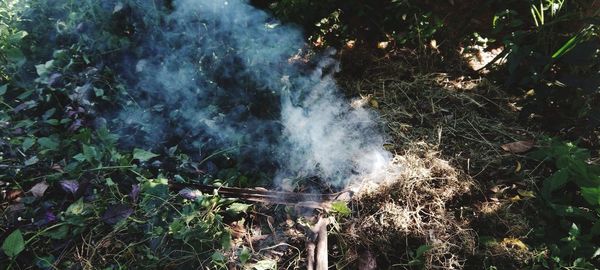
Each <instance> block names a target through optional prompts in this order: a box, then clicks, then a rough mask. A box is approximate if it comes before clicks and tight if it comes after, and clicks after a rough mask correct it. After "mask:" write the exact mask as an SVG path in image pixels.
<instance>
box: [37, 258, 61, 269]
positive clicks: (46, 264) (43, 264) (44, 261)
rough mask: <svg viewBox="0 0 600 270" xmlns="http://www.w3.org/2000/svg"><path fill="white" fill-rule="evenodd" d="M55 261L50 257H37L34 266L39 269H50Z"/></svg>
mask: <svg viewBox="0 0 600 270" xmlns="http://www.w3.org/2000/svg"><path fill="white" fill-rule="evenodd" d="M55 261H56V258H54V256H52V255H50V256H45V257H38V258H37V259H35V266H37V267H38V268H39V269H51V268H52V267H53V264H54V262H55Z"/></svg>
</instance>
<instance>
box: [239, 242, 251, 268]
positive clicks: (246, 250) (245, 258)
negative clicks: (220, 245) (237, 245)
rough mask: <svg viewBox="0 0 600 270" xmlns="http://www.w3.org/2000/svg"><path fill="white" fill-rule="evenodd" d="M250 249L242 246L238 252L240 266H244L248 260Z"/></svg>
mask: <svg viewBox="0 0 600 270" xmlns="http://www.w3.org/2000/svg"><path fill="white" fill-rule="evenodd" d="M250 255H251V253H250V249H249V248H248V247H246V246H243V247H242V249H241V250H240V254H239V258H240V262H241V263H242V265H244V264H246V262H247V261H248V260H249V259H250Z"/></svg>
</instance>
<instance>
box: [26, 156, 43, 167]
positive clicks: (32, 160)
mask: <svg viewBox="0 0 600 270" xmlns="http://www.w3.org/2000/svg"><path fill="white" fill-rule="evenodd" d="M38 161H40V160H39V159H38V157H37V156H33V157H31V158H29V159H28V160H25V166H31V165H33V164H36V163H38Z"/></svg>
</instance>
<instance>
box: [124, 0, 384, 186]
mask: <svg viewBox="0 0 600 270" xmlns="http://www.w3.org/2000/svg"><path fill="white" fill-rule="evenodd" d="M150 2H154V1H141V2H139V4H137V6H135V7H132V9H133V10H136V12H139V14H140V15H141V16H143V17H144V20H145V21H146V23H145V24H144V25H142V26H138V28H137V29H136V31H137V32H136V34H135V35H136V37H137V38H138V39H139V40H140V42H139V44H140V45H139V46H137V48H136V49H135V50H133V51H132V52H131V53H130V54H129V55H127V56H126V57H124V61H125V62H126V65H125V66H130V67H131V68H130V70H128V71H124V75H123V76H124V77H126V78H128V80H129V81H130V82H132V83H131V84H132V85H131V88H133V90H130V91H129V92H130V94H131V95H132V100H133V101H132V102H131V104H130V105H129V106H127V107H126V108H125V109H123V111H121V112H120V113H119V115H118V117H117V119H118V120H119V121H122V122H124V123H126V125H127V127H128V129H130V132H134V134H135V135H134V136H133V137H132V139H131V140H132V141H131V143H134V144H136V145H146V146H156V145H168V144H169V143H172V141H173V140H174V141H178V142H185V143H179V144H180V146H181V147H183V148H187V150H188V151H191V152H194V151H195V152H197V153H198V155H199V156H198V158H203V157H206V156H208V155H210V154H211V153H212V152H214V151H218V150H219V149H230V148H231V149H235V150H234V151H233V153H231V154H232V155H233V157H234V159H235V160H236V162H237V164H238V166H239V167H240V169H242V170H247V171H254V172H257V171H263V172H264V171H266V172H270V173H271V174H272V176H273V177H274V178H275V179H279V180H281V179H285V178H292V179H294V178H300V177H308V176H316V177H319V178H320V179H322V180H324V181H327V183H328V184H330V185H332V186H335V187H343V186H345V185H347V184H349V181H353V180H352V179H353V178H355V177H359V176H361V175H365V174H371V173H374V172H376V171H377V170H379V169H381V167H382V166H384V165H385V164H386V161H387V160H388V159H389V154H388V153H387V152H386V151H384V150H383V149H382V145H383V142H384V138H383V137H382V135H381V133H380V132H379V131H378V130H379V129H378V126H377V124H376V122H375V121H374V118H375V115H374V113H373V112H371V111H369V110H367V109H364V108H352V107H351V106H349V102H348V100H347V99H346V98H344V97H343V96H342V95H341V93H340V91H339V89H338V87H337V86H336V83H335V81H334V79H333V78H332V73H333V72H335V71H336V70H337V63H336V61H335V60H334V59H333V58H332V55H333V54H332V52H325V53H323V54H322V55H321V56H320V60H319V62H318V63H317V64H314V65H312V66H311V65H308V64H302V63H300V64H299V63H295V62H294V61H291V60H290V59H292V58H293V57H294V56H296V57H298V55H300V54H301V52H302V50H303V48H305V42H304V38H303V35H302V32H301V31H300V30H299V29H297V28H295V27H293V26H288V25H282V24H281V23H279V22H278V21H276V20H274V19H273V18H271V17H270V16H269V14H267V13H266V12H264V11H261V10H258V9H256V8H254V7H252V6H251V5H250V4H248V3H247V2H244V1H239V0H231V1H222V0H175V1H174V2H173V3H172V7H171V8H170V10H161V9H165V8H161V7H157V6H156V5H153V4H148V3H150ZM150 22H151V23H150ZM131 130H133V131H131ZM174 137H175V138H174Z"/></svg>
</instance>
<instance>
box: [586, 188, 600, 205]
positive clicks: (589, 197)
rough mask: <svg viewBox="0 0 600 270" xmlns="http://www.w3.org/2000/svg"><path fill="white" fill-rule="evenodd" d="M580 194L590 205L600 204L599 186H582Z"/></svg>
mask: <svg viewBox="0 0 600 270" xmlns="http://www.w3.org/2000/svg"><path fill="white" fill-rule="evenodd" d="M581 196H583V198H584V199H585V200H586V201H587V202H588V203H589V204H591V205H594V206H598V205H600V187H595V188H591V187H590V188H588V187H582V188H581Z"/></svg>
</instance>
